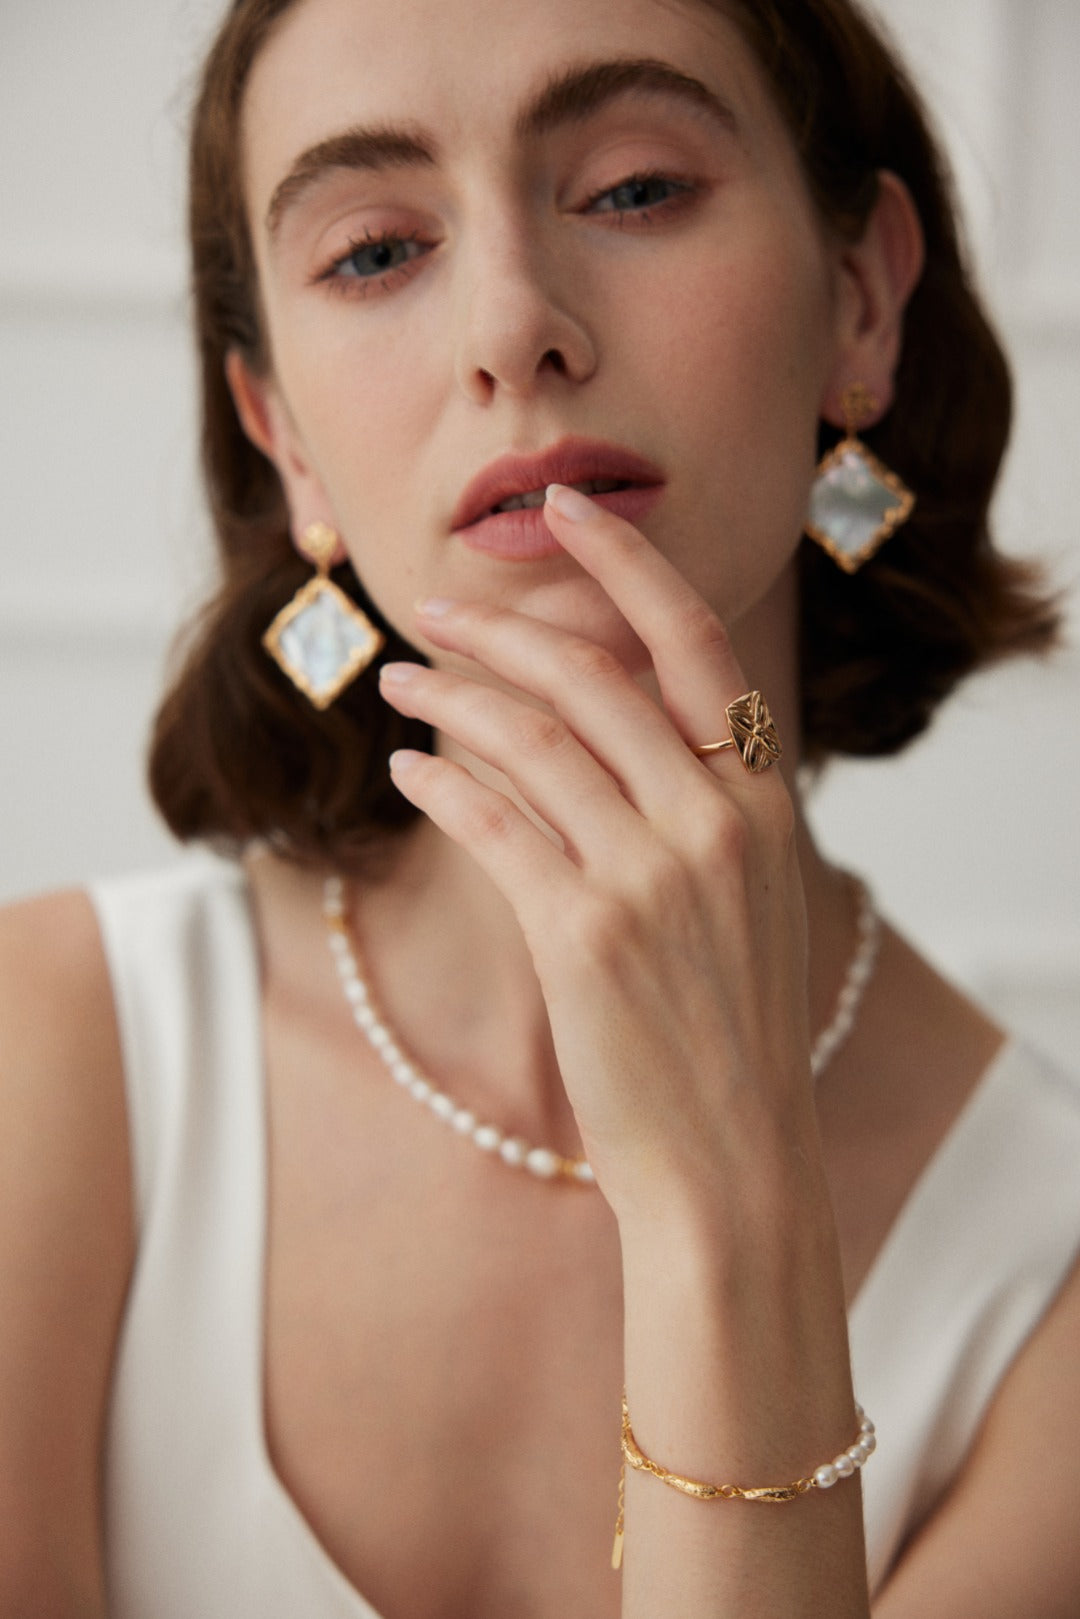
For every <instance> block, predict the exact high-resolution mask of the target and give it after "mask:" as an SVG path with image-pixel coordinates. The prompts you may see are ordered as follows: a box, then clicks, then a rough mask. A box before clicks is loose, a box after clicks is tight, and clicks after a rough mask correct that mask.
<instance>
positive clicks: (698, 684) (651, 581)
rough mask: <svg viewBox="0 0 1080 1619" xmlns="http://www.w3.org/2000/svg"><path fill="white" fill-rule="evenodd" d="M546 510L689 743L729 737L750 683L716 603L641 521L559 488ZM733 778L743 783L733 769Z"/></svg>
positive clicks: (553, 491)
mask: <svg viewBox="0 0 1080 1619" xmlns="http://www.w3.org/2000/svg"><path fill="white" fill-rule="evenodd" d="M544 513H545V519H546V521H547V522H548V525H549V526H550V528H551V531H552V533H553V534H554V535H555V537H556V538H557V539H558V541H559V542H560V544H561V545H563V546H565V548H566V550H567V551H568V552H569V553H570V555H571V556H572V557H574V559H575V560H576V561H577V562H579V563H580V564H581V566H582V567H583V568H584V569H585V570H586V572H587V573H589V574H591V575H592V577H593V578H594V579H595V580H596V581H597V582H598V584H600V585H601V586H602V587H603V589H604V590H605V591H606V592H607V594H608V595H609V596H610V598H611V600H612V601H613V602H614V604H615V606H616V607H617V608H618V609H619V611H620V613H622V615H623V617H624V618H625V619H626V621H627V623H628V624H629V625H630V627H631V629H633V630H634V631H635V632H636V633H637V635H638V636H639V637H640V639H641V640H642V641H643V642H644V644H645V646H646V647H647V648H648V650H649V653H650V656H651V657H652V661H653V667H654V669H655V670H656V678H657V680H658V682H659V685H660V690H661V693H662V696H663V699H664V706H665V708H666V709H667V711H668V713H669V714H670V715H671V718H672V720H673V722H674V724H675V725H676V727H677V728H678V730H679V732H680V734H681V735H682V737H683V738H684V740H685V741H686V742H688V743H689V744H690V746H691V747H694V746H696V745H697V744H699V743H703V742H715V741H719V740H721V739H723V738H725V737H726V735H727V731H728V726H727V721H726V718H725V710H726V708H727V706H728V704H729V703H732V702H734V701H735V699H736V698H738V697H740V696H742V695H743V694H744V693H745V691H746V689H747V681H746V677H745V675H744V674H743V672H742V670H741V669H740V667H739V662H738V659H737V658H736V656H735V653H734V651H733V650H732V646H731V642H730V640H729V639H728V635H727V631H726V630H725V628H724V626H723V624H722V623H721V621H720V619H719V618H718V617H717V616H716V614H715V613H714V612H713V610H712V608H711V607H709V605H708V603H707V602H705V601H704V600H703V599H702V597H701V596H700V595H699V594H698V592H697V591H696V590H694V588H693V586H692V585H690V584H689V583H688V581H687V580H685V579H684V578H683V576H682V574H680V573H679V571H678V570H677V569H676V568H675V567H673V566H672V564H671V563H670V562H669V561H668V560H667V558H666V557H663V556H661V555H660V552H659V551H657V549H656V547H655V546H653V545H651V544H650V543H649V541H648V540H647V539H646V538H645V536H644V535H643V534H642V533H640V531H639V530H638V529H636V528H634V526H633V524H631V523H627V522H625V521H624V519H623V518H621V517H618V516H616V514H615V513H614V512H609V511H606V510H605V509H604V508H603V507H602V506H598V505H597V504H596V503H595V502H594V501H591V500H590V499H589V497H588V496H587V495H582V494H581V493H580V491H579V490H576V489H566V488H564V487H563V486H562V485H559V484H553V485H552V486H551V488H550V490H549V497H548V501H547V504H546V505H545V507H544ZM715 757H716V758H717V759H719V760H721V761H724V760H726V758H727V755H726V754H724V753H721V754H719V755H717V756H715ZM725 779H726V780H729V781H731V782H732V783H734V781H735V780H737V779H738V778H737V777H736V776H735V775H734V773H733V772H725ZM747 779H750V778H747Z"/></svg>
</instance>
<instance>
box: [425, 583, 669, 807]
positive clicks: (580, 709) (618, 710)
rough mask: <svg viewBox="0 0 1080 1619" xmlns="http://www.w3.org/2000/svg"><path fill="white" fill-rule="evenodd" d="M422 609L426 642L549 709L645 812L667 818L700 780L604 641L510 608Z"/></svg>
mask: <svg viewBox="0 0 1080 1619" xmlns="http://www.w3.org/2000/svg"><path fill="white" fill-rule="evenodd" d="M429 608H434V609H435V611H429V610H428V609H429ZM418 614H419V617H420V621H421V623H422V625H423V630H424V634H425V636H427V638H428V639H429V640H432V641H434V642H436V643H437V644H438V645H440V646H444V647H448V648H452V649H453V650H454V651H455V652H460V653H464V654H465V656H467V657H468V658H470V659H472V660H473V661H474V662H476V663H479V664H481V665H482V666H483V667H484V668H485V669H489V670H490V671H491V673H492V674H494V675H497V676H498V677H499V679H500V680H505V681H507V682H508V683H509V684H511V685H513V686H516V687H517V688H519V689H520V690H522V691H527V692H529V693H531V694H533V695H535V696H536V697H539V698H540V699H541V700H542V701H543V702H544V703H546V704H547V705H548V706H549V707H550V708H553V709H554V710H555V712H556V713H557V714H559V715H560V716H561V718H562V720H563V721H564V722H565V724H566V725H567V727H568V728H569V729H570V731H572V733H573V734H574V736H576V737H577V738H578V739H579V740H580V741H581V742H582V743H583V744H584V746H585V747H586V748H587V749H588V750H589V753H590V754H591V755H593V757H594V758H595V759H597V760H598V761H599V762H600V764H601V765H603V767H604V769H605V770H606V771H607V772H608V773H609V774H610V775H611V776H612V777H613V778H614V780H615V781H616V782H617V783H618V785H619V788H620V789H621V791H622V794H623V795H624V797H625V798H627V799H628V800H629V802H630V803H631V804H632V805H633V806H634V807H635V809H637V810H638V811H639V812H640V813H641V814H642V815H644V816H645V817H646V818H648V819H651V820H654V819H658V818H660V817H662V816H665V815H666V814H667V813H668V812H669V811H670V809H671V806H672V803H673V802H677V803H686V802H687V801H688V800H689V799H690V798H692V796H693V793H694V790H695V788H697V787H699V786H700V785H701V773H700V771H699V769H698V768H697V766H696V764H695V763H694V762H693V756H692V755H691V753H690V751H689V749H688V748H687V746H686V744H685V742H684V741H683V739H682V737H681V736H680V735H679V733H678V732H677V731H676V730H675V729H674V728H673V726H672V724H671V721H670V719H669V718H668V716H667V715H666V714H665V713H664V712H663V711H662V710H661V709H660V708H658V707H657V705H656V704H655V703H654V702H653V700H652V698H651V697H649V696H648V695H647V694H646V693H645V692H643V691H642V690H641V687H640V686H638V685H637V683H636V682H635V681H634V680H633V678H632V677H631V676H630V675H629V674H628V672H627V671H626V669H625V668H624V667H623V665H622V664H621V663H620V662H619V660H618V658H616V657H615V655H614V654H613V653H611V652H609V651H608V650H607V649H606V648H605V647H601V646H597V645H596V643H595V642H593V641H588V640H586V639H584V638H583V637H581V636H577V635H571V634H569V633H568V632H567V631H565V630H562V629H559V628H558V627H557V626H555V625H552V624H547V623H544V622H543V621H541V620H539V619H535V618H531V617H529V616H527V615H526V614H524V613H516V612H513V611H512V610H510V609H508V608H498V607H488V606H480V605H478V604H474V603H471V602H470V603H462V602H454V603H451V602H441V601H440V602H437V603H423V604H421V606H420V608H419V609H418Z"/></svg>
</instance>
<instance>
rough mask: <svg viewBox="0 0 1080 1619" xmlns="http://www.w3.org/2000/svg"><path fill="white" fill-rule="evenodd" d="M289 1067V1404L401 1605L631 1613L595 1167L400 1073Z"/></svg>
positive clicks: (279, 1367)
mask: <svg viewBox="0 0 1080 1619" xmlns="http://www.w3.org/2000/svg"><path fill="white" fill-rule="evenodd" d="M315 1085H316V1089H315V1092H314V1093H313V1092H312V1090H311V1088H310V1086H309V1087H308V1088H307V1090H306V1092H305V1095H304V1097H303V1099H300V1098H299V1097H297V1096H296V1094H295V1093H294V1091H293V1089H292V1088H291V1086H290V1085H289V1084H288V1082H286V1081H285V1080H284V1079H281V1082H280V1083H278V1082H276V1081H275V1076H273V1075H271V1087H270V1091H271V1110H270V1141H271V1156H270V1186H271V1197H270V1207H269V1230H268V1251H267V1304H266V1321H265V1421H266V1428H267V1438H268V1443H269V1447H270V1452H271V1456H272V1458H273V1461H274V1465H275V1467H276V1469H277V1471H278V1473H279V1476H280V1477H281V1479H282V1482H283V1483H284V1485H285V1487H286V1489H287V1490H288V1492H289V1494H290V1495H291V1496H292V1498H293V1500H294V1502H295V1503H296V1505H297V1507H298V1508H299V1510H300V1511H301V1513H302V1514H303V1516H304V1517H305V1518H306V1519H307V1521H308V1523H309V1524H310V1526H311V1527H312V1529H313V1530H314V1532H315V1534H316V1536H317V1538H318V1539H319V1540H320V1541H321V1543H322V1544H323V1546H324V1548H325V1549H326V1551H327V1552H328V1553H329V1555H330V1556H331V1558H332V1559H333V1561H334V1562H335V1563H336V1564H337V1565H338V1567H339V1568H340V1569H341V1570H342V1572H343V1573H344V1574H345V1575H346V1577H347V1578H348V1579H349V1581H350V1583H351V1584H353V1585H354V1586H355V1587H356V1588H357V1589H358V1590H359V1591H361V1592H362V1593H363V1594H364V1596H365V1597H366V1598H367V1599H368V1600H369V1601H370V1602H371V1603H372V1605H373V1606H374V1607H375V1608H376V1609H377V1611H378V1612H379V1614H381V1615H382V1619H403V1616H405V1615H408V1616H409V1619H457V1616H459V1615H465V1614H468V1615H469V1616H470V1619H484V1616H486V1615H489V1614H490V1615H494V1614H496V1613H497V1614H499V1615H505V1614H507V1613H511V1612H512V1613H514V1614H515V1615H519V1616H521V1619H529V1616H531V1615H535V1616H536V1619H551V1616H553V1615H555V1614H558V1615H560V1619H578V1616H580V1619H604V1616H605V1615H608V1614H610V1615H611V1616H612V1619H614V1616H615V1615H617V1613H618V1610H619V1580H618V1578H617V1576H616V1575H614V1574H613V1573H612V1572H611V1569H610V1566H609V1556H610V1549H611V1539H612V1533H613V1529H614V1521H615V1511H616V1500H617V1487H618V1468H619V1452H618V1421H619V1416H618V1414H619V1395H620V1389H621V1382H622V1298H621V1280H620V1263H619V1250H618V1238H617V1231H616V1229H615V1225H614V1221H613V1219H612V1217H611V1216H610V1212H609V1211H608V1210H607V1207H606V1205H605V1204H604V1203H603V1200H602V1198H601V1197H600V1195H599V1193H598V1192H596V1191H595V1189H593V1188H582V1187H575V1186H562V1185H560V1186H552V1185H550V1184H547V1183H542V1182H537V1181H534V1180H533V1179H532V1177H529V1176H527V1175H525V1174H524V1173H522V1172H520V1171H514V1170H511V1169H509V1168H507V1167H506V1166H505V1165H503V1164H501V1163H499V1162H496V1161H493V1160H491V1159H489V1158H487V1157H486V1155H482V1154H481V1153H480V1152H479V1151H478V1150H477V1149H476V1148H475V1147H474V1146H473V1145H472V1144H471V1143H470V1142H466V1141H463V1140H461V1139H460V1138H459V1137H457V1136H456V1135H455V1134H454V1133H453V1132H451V1131H449V1130H448V1129H447V1127H446V1126H445V1125H444V1124H443V1123H441V1121H438V1120H436V1119H435V1118H433V1117H432V1116H431V1115H430V1114H429V1113H428V1112H427V1110H425V1109H421V1108H419V1107H418V1106H417V1105H416V1104H415V1103H414V1102H413V1101H412V1100H411V1099H409V1098H406V1097H404V1096H403V1095H402V1094H401V1093H400V1092H399V1091H397V1090H396V1088H394V1087H393V1086H392V1085H390V1086H388V1085H387V1084H386V1083H385V1076H382V1075H380V1074H379V1073H378V1072H374V1073H370V1074H368V1073H365V1074H364V1075H363V1076H362V1078H361V1079H360V1082H359V1083H358V1076H357V1073H356V1070H355V1066H354V1067H353V1070H352V1073H351V1074H350V1076H349V1081H347V1082H346V1083H345V1084H344V1085H342V1084H340V1083H339V1080H338V1079H337V1077H336V1076H335V1075H334V1073H333V1067H332V1064H331V1065H328V1066H327V1068H326V1069H325V1070H324V1073H323V1075H322V1077H321V1078H320V1079H318V1080H316V1081H315Z"/></svg>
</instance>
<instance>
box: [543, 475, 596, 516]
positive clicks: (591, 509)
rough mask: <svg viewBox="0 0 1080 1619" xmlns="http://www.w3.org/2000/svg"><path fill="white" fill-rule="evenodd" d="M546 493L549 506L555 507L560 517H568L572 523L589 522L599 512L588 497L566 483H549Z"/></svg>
mask: <svg viewBox="0 0 1080 1619" xmlns="http://www.w3.org/2000/svg"><path fill="white" fill-rule="evenodd" d="M545 493H546V497H547V502H548V505H549V506H554V508H555V510H556V511H557V512H558V514H559V516H560V517H568V518H569V519H570V521H571V522H572V523H584V522H587V521H588V519H589V518H590V517H595V516H596V514H597V511H598V510H599V508H598V507H597V506H596V505H594V503H593V502H592V501H591V500H590V499H589V497H588V495H583V494H582V493H581V490H580V489H571V488H569V487H568V486H567V485H566V484H564V483H549V484H548V486H547V490H546V492H545Z"/></svg>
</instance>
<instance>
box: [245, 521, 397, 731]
mask: <svg viewBox="0 0 1080 1619" xmlns="http://www.w3.org/2000/svg"><path fill="white" fill-rule="evenodd" d="M340 544H341V536H340V535H339V534H337V533H336V532H335V531H334V529H332V528H330V526H329V525H328V524H327V523H312V524H311V525H310V526H309V527H308V528H306V529H305V530H304V533H303V536H302V538H301V539H300V540H298V541H297V550H298V551H299V552H300V553H301V555H303V556H305V557H307V559H308V561H309V562H313V563H314V565H315V568H316V569H317V572H316V575H315V578H314V579H309V580H308V582H307V584H306V585H301V587H300V589H299V590H298V591H297V592H296V595H295V596H294V597H293V598H292V600H291V601H289V602H287V603H286V604H285V606H284V607H283V608H282V609H281V612H280V613H279V614H278V615H277V617H276V618H275V619H274V622H273V623H272V624H271V625H270V627H269V629H268V630H267V631H266V633H265V635H264V636H263V638H262V643H263V646H264V647H265V648H266V650H267V652H269V654H270V656H271V657H272V658H273V659H274V662H275V663H276V664H278V666H279V667H280V668H281V669H282V670H283V671H284V672H285V674H287V675H288V677H289V679H290V680H291V681H292V683H293V685H294V686H295V687H296V688H297V690H298V691H302V692H303V694H304V696H305V697H306V698H307V699H308V701H309V702H310V703H311V704H312V705H313V706H314V707H315V708H319V709H322V708H329V706H330V704H331V703H332V702H333V701H334V698H335V697H337V696H338V695H339V693H340V692H342V691H344V689H345V687H346V686H347V685H348V684H349V682H350V681H351V680H355V679H356V677H357V675H358V674H360V673H361V672H362V671H363V670H364V669H366V668H367V667H368V665H369V664H370V663H371V662H372V660H373V659H375V658H377V657H378V655H379V653H380V651H381V650H382V648H383V646H384V645H385V641H386V637H385V636H384V635H381V634H380V632H379V631H378V630H377V629H376V628H375V626H374V624H373V623H372V622H371V620H370V618H368V616H367V614H366V613H362V612H361V611H360V609H359V607H357V605H356V603H355V602H352V601H350V600H349V598H348V596H346V594H345V592H344V591H343V590H339V589H338V587H337V585H335V584H334V582H333V580H332V579H331V578H330V565H331V563H332V562H333V560H334V555H335V553H336V552H337V549H338V546H339V545H340Z"/></svg>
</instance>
